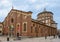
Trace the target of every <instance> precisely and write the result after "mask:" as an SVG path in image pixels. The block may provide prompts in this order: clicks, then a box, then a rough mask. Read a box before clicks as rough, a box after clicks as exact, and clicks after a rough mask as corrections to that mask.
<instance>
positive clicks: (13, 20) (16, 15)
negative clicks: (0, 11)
mask: <svg viewBox="0 0 60 42" xmlns="http://www.w3.org/2000/svg"><path fill="white" fill-rule="evenodd" d="M31 15H32V12H30V11H29V12H24V11H20V10H16V9H11V11H10V12H9V13H8V15H7V17H6V18H5V20H4V21H3V33H4V35H10V36H11V35H12V36H17V34H18V35H19V36H32V37H36V36H49V35H50V36H52V35H56V33H57V27H52V26H48V25H46V24H45V23H43V22H41V21H39V20H38V19H37V20H34V19H32V18H31ZM38 17H39V15H38ZM39 18H40V17H39ZM53 25H54V24H53Z"/></svg>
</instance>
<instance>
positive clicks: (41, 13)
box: [38, 9, 53, 15]
mask: <svg viewBox="0 0 60 42" xmlns="http://www.w3.org/2000/svg"><path fill="white" fill-rule="evenodd" d="M44 13H51V14H52V15H53V13H52V12H50V11H46V9H44V11H43V12H40V13H39V14H38V15H40V14H44Z"/></svg>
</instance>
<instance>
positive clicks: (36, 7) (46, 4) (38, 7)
mask: <svg viewBox="0 0 60 42" xmlns="http://www.w3.org/2000/svg"><path fill="white" fill-rule="evenodd" d="M48 5H49V3H42V4H36V5H35V6H34V7H35V9H36V10H39V9H41V8H45V7H46V6H48Z"/></svg>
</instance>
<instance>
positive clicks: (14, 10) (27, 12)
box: [11, 9, 32, 13]
mask: <svg viewBox="0 0 60 42" xmlns="http://www.w3.org/2000/svg"><path fill="white" fill-rule="evenodd" d="M11 10H13V11H19V12H24V13H32V12H31V11H28V12H26V11H22V10H17V9H11Z"/></svg>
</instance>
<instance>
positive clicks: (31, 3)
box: [0, 0, 60, 29]
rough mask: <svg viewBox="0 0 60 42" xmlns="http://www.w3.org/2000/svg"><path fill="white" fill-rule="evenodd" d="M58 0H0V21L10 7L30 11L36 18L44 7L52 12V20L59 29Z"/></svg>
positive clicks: (59, 12)
mask: <svg viewBox="0 0 60 42" xmlns="http://www.w3.org/2000/svg"><path fill="white" fill-rule="evenodd" d="M59 4H60V0H0V22H3V21H4V19H5V17H6V16H7V14H8V13H9V11H10V10H11V9H12V7H13V8H14V9H17V10H22V11H32V12H33V13H32V18H33V19H36V18H37V15H38V13H40V12H42V11H43V10H44V8H46V10H47V11H51V12H53V13H54V14H53V17H54V20H55V21H56V23H58V24H57V27H58V29H60V5H59Z"/></svg>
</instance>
